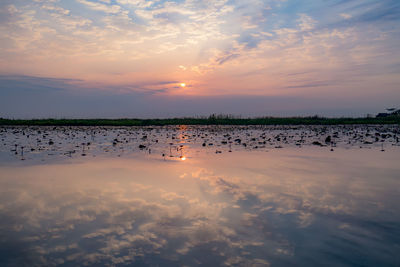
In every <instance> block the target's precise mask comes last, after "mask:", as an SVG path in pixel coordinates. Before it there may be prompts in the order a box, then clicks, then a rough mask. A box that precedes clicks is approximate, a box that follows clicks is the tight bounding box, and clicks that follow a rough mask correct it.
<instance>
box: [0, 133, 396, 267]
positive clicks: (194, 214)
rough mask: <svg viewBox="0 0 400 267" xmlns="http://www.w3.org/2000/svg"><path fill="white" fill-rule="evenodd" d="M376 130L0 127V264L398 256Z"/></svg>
mask: <svg viewBox="0 0 400 267" xmlns="http://www.w3.org/2000/svg"><path fill="white" fill-rule="evenodd" d="M388 127H389V128H376V126H370V128H369V127H360V126H359V127H355V128H340V127H328V128H327V129H325V131H322V133H321V128H316V129H314V128H312V127H310V128H308V127H302V128H299V129H289V128H286V129H285V128H279V129H276V128H269V129H265V128H262V129H258V128H251V127H249V128H245V127H244V128H240V127H239V128H226V129H220V128H219V129H217V130H215V129H216V128H204V127H203V128H202V127H198V128H197V127H192V128H182V127H181V128H151V129H150V130H149V129H148V128H129V129H125V128H105V129H102V130H99V129H97V128H90V129H85V128H79V129H77V128H72V129H68V130H67V131H63V130H60V128H58V129H48V128H39V129H37V128H34V129H31V128H22V130H21V128H18V127H17V128H3V130H4V131H3V132H2V138H3V140H2V142H3V146H2V149H1V150H0V151H1V154H0V156H1V164H0V218H1V220H0V266H38V265H39V266H54V265H60V266H78V265H88V266H102V265H110V266H123V265H134V266H268V265H271V266H288V265H294V266H329V265H331V266H398V265H399V264H400V256H399V251H400V207H399V205H398V203H400V175H399V174H400V165H399V164H398V162H399V159H400V147H399V146H398V142H396V137H397V135H398V126H388ZM368 130H369V131H368ZM22 131H23V132H24V135H23V134H22ZM38 131H40V136H43V133H46V134H47V136H46V138H43V137H42V139H45V140H50V139H51V140H52V141H53V142H54V144H51V145H50V144H48V142H46V145H39V147H41V148H42V149H39V148H37V146H38V145H37V139H34V141H30V140H29V138H32V136H35V134H36V135H39V134H38ZM296 131H297V132H296ZM65 132H68V133H69V135H67V136H65ZM93 132H96V133H95V134H93V135H91V133H93ZM278 132H279V134H280V137H278V138H279V139H280V141H277V140H276V139H277V138H276V136H277V135H278ZM336 132H337V133H338V134H336V136H337V137H336V140H335V142H334V144H330V143H325V142H324V141H325V139H326V136H327V135H329V134H330V135H332V136H333V135H334V133H336ZM350 132H351V134H349V133H350ZM354 132H357V133H358V135H360V136H361V135H362V136H363V139H362V140H358V139H357V136H355V134H354ZM367 132H368V133H369V135H367V136H366V133H367ZM28 133H30V135H31V137H29V138H27V137H26V135H27V134H28ZM296 133H298V135H296ZM305 133H307V134H305ZM376 133H379V137H381V135H382V134H385V135H386V134H388V135H390V136H386V137H385V138H379V140H378V141H374V142H371V144H370V143H367V144H364V142H365V140H366V138H369V137H371V136H373V137H374V140H375V137H376V136H378V135H376ZM118 134H119V135H118ZM205 134H207V136H205ZM263 134H264V135H265V136H266V138H261V137H260V136H262V135H263ZM72 135H75V136H72ZM145 135H146V136H147V137H146V138H143V136H145ZM194 135H195V136H194ZM198 135H200V136H198ZM302 135H303V136H304V137H303V138H301V136H302ZM83 136H94V137H93V139H91V140H90V141H88V142H90V145H87V142H85V144H86V147H83V148H82V147H79V148H77V149H76V150H78V149H79V152H74V153H66V151H68V150H70V149H71V147H72V148H73V147H76V146H79V145H80V144H82V143H83V141H82V140H84V139H86V138H89V137H86V138H84V137H83ZM167 136H168V137H167ZM269 136H271V137H273V140H274V141H273V142H270V141H271V140H272V139H271V140H270V141H268V142H266V144H263V143H261V144H260V143H259V142H260V140H268V138H269ZM290 136H293V137H292V138H290ZM172 137H174V138H172ZM229 137H231V139H229ZM284 137H286V140H285V141H287V142H286V143H285V141H284ZM297 137H298V138H297ZM124 138H125V140H124ZM129 138H131V139H129ZM238 138H240V139H241V142H240V144H237V143H238V142H237V141H235V139H238ZM253 138H254V139H255V140H252V139H253ZM115 139H118V142H115V143H116V144H113V143H112V142H113V141H114V140H115ZM359 139H361V138H359ZM126 140H128V142H126ZM155 140H158V141H157V142H156V141H155ZM225 140H226V143H225V142H224V141H225ZM288 140H292V141H288ZM296 140H304V142H301V143H300V144H301V145H297V143H298V142H297V141H296ZM316 140H319V141H320V143H321V144H322V146H320V145H313V144H312V142H314V141H316ZM382 140H383V142H382ZM230 142H231V143H230ZM245 142H246V143H247V146H243V143H245ZM41 143H44V141H42V142H41ZM204 143H206V145H205V146H203V144H204ZM210 143H212V145H210ZM332 143H333V142H332ZM15 144H17V146H16V147H17V148H16V150H15V151H12V150H13V148H15ZM141 144H142V145H144V146H146V147H145V148H142V149H140V148H139V147H138V146H139V145H141ZM22 146H24V148H25V153H21V152H22V151H21V147H22ZM256 146H257V148H255V147H256ZM33 147H35V148H37V149H35V150H33V151H30V149H29V150H28V148H33ZM277 147H281V148H279V149H278V148H277ZM360 147H361V148H360ZM80 149H83V150H82V151H81V150H80ZM382 150H383V151H382ZM27 151H28V152H27ZM229 151H231V152H229ZM216 152H217V153H216ZM219 152H221V153H219ZM82 154H84V156H83V155H82ZM163 154H164V156H163ZM21 159H23V160H21Z"/></svg>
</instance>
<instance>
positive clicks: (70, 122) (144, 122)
mask: <svg viewBox="0 0 400 267" xmlns="http://www.w3.org/2000/svg"><path fill="white" fill-rule="evenodd" d="M340 124H400V117H399V116H390V117H384V118H374V117H364V118H324V117H319V116H312V117H286V118H284V117H260V118H237V117H233V116H226V115H211V116H209V117H202V118H171V119H31V120H19V119H3V118H0V125H31V126H35V125H36V126H40V125H42V126H163V125H340Z"/></svg>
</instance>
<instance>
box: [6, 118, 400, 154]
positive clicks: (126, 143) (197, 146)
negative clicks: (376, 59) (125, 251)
mask: <svg viewBox="0 0 400 267" xmlns="http://www.w3.org/2000/svg"><path fill="white" fill-rule="evenodd" d="M399 137H400V127H399V125H342V126H314V125H312V126H159V127H154V126H153V127H138V126H132V127H112V126H103V127H100V126H59V127H53V126H51V127H49V126H0V140H1V146H0V152H2V155H3V156H4V155H5V154H6V155H7V154H8V155H11V156H12V157H14V158H19V159H23V160H25V159H33V158H46V155H47V156H48V155H49V154H50V155H51V156H52V157H57V156H62V157H65V156H68V157H78V156H97V155H101V154H106V155H110V154H111V155H115V156H120V155H122V154H129V153H134V152H147V154H153V155H159V156H160V158H165V155H168V156H169V157H177V158H179V157H182V155H183V153H184V151H188V150H190V149H191V150H199V151H201V150H206V151H210V152H211V151H212V152H214V153H216V154H221V153H223V152H234V151H240V150H246V151H252V150H257V151H262V150H265V151H269V150H271V149H280V148H287V147H298V148H301V147H304V146H311V147H321V149H322V148H323V147H329V149H330V150H331V151H334V150H333V148H334V147H345V148H360V147H361V148H372V147H377V148H378V149H380V150H381V151H385V147H389V146H400V142H399ZM76 150H81V153H75V151H76Z"/></svg>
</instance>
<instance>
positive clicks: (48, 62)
mask: <svg viewBox="0 0 400 267" xmlns="http://www.w3.org/2000/svg"><path fill="white" fill-rule="evenodd" d="M399 47H400V1H398V0H324V1H315V0H313V1H312V0H246V1H243V0H215V1H211V0H203V1H202V0H198V1H195V0H176V1H172V0H170V1H164V0H152V1H145V0H97V1H94V0H30V1H27V0H2V1H1V2H0V117H7V118H50V117H52V118H65V117H71V118H96V117H104V118H119V117H135V118H154V117H160V118H164V117H184V116H207V115H209V114H212V113H217V114H232V115H241V116H305V115H315V114H317V115H322V116H364V115H366V114H376V113H378V112H382V111H384V110H385V108H390V107H397V108H400V53H399V52H398V50H399Z"/></svg>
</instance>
